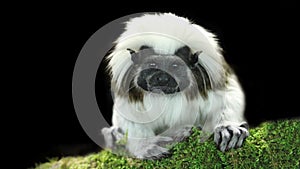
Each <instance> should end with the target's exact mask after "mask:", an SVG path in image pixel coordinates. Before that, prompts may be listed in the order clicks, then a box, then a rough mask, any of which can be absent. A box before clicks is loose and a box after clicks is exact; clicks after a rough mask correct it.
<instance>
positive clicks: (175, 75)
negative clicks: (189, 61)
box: [137, 55, 189, 94]
mask: <svg viewBox="0 0 300 169" xmlns="http://www.w3.org/2000/svg"><path fill="white" fill-rule="evenodd" d="M139 67H140V68H139V69H140V70H141V71H140V73H139V76H138V78H137V84H138V85H139V86H140V87H141V88H143V89H144V90H146V91H150V92H153V93H161V92H163V93H165V94H172V93H175V92H180V91H182V90H184V89H185V88H186V87H187V86H188V84H189V79H188V76H187V66H186V65H185V63H184V62H183V61H182V60H181V59H180V58H178V57H176V56H159V55H153V56H149V57H148V58H146V59H145V61H144V62H142V63H141V64H140V65H139Z"/></svg>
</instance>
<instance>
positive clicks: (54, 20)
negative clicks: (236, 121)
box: [3, 5, 300, 167]
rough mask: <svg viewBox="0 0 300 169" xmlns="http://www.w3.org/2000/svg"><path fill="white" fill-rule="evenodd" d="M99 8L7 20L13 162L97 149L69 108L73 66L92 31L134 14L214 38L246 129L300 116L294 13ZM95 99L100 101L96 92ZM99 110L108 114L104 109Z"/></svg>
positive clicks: (43, 11) (27, 13)
mask: <svg viewBox="0 0 300 169" xmlns="http://www.w3.org/2000/svg"><path fill="white" fill-rule="evenodd" d="M104 8H106V6H99V9H97V8H96V9H95V8H93V9H91V8H89V7H87V8H84V7H80V8H72V7H71V6H67V7H59V5H58V6H56V5H53V6H50V7H49V6H47V5H42V6H41V7H39V8H33V9H26V10H22V11H20V12H18V13H17V14H15V16H14V17H12V19H9V21H10V24H11V26H12V28H11V29H10V31H11V32H12V33H11V34H9V35H11V38H10V40H12V42H11V44H12V45H13V46H14V47H13V48H12V49H10V53H11V56H13V57H11V58H12V60H13V61H12V62H11V63H14V64H13V65H14V66H15V67H12V66H10V69H8V71H9V70H12V68H17V71H16V72H13V76H11V78H12V80H14V81H17V82H15V83H14V85H12V86H13V87H14V89H13V90H14V91H16V92H13V93H14V94H12V95H13V99H12V101H13V106H11V109H10V111H9V112H10V114H11V115H12V116H13V119H14V121H13V122H14V123H16V124H18V125H17V129H13V132H10V135H7V137H9V138H12V137H11V136H15V137H16V138H14V139H13V141H10V143H12V144H13V145H12V147H15V148H16V150H14V151H15V152H18V153H21V157H20V159H19V160H18V162H17V163H15V164H14V165H20V166H22V167H30V166H34V163H37V162H43V161H45V160H46V157H55V156H59V157H61V156H65V155H78V154H85V153H88V152H95V151H97V150H99V148H98V147H97V146H96V145H95V144H94V143H93V142H92V141H91V140H90V139H89V138H88V136H87V135H86V134H85V133H84V131H83V130H82V128H81V126H80V124H79V122H78V120H77V117H76V114H75V111H74V108H73V103H72V73H73V68H74V65H75V62H76V58H77V56H78V54H79V52H80V50H81V48H82V47H83V45H84V44H85V42H86V41H87V40H88V38H89V37H90V36H91V35H92V34H93V33H94V32H96V31H97V30H98V29H99V28H101V26H103V25H105V24H106V23H108V22H110V21H112V20H114V19H117V18H119V17H122V16H124V15H128V14H132V13H136V12H146V11H159V12H173V13H175V14H177V15H180V16H184V17H188V18H190V19H191V20H193V21H194V22H196V23H197V24H199V25H202V26H203V27H205V28H207V29H209V30H211V31H212V32H213V33H215V34H216V35H217V36H218V38H219V39H220V44H221V46H222V47H223V49H224V56H225V58H226V60H227V61H228V62H229V64H231V65H232V67H233V68H234V70H235V71H236V73H237V74H238V76H239V78H240V81H241V83H242V86H243V88H244V90H245V93H246V96H247V107H246V118H247V120H248V122H249V123H250V125H251V126H256V125H258V124H259V123H261V122H263V121H266V120H276V119H280V118H291V117H297V116H300V115H299V111H298V101H299V98H298V97H299V94H300V92H299V87H298V86H299V85H298V79H299V77H300V76H299V74H298V73H299V71H298V69H299V64H298V61H297V59H298V57H299V30H300V29H299V25H298V22H299V17H298V16H299V12H298V11H299V10H298V9H297V8H295V7H293V6H276V7H274V8H273V7H269V6H265V7H256V6H255V7H252V6H251V7H239V8H237V7H232V8H223V7H219V8H217V7H212V8H204V7H199V8H197V7H195V8H183V7H180V8H179V7H176V8H174V7H172V8H171V7H167V8H162V7H155V8H145V9H141V8H139V9H136V8H134V7H126V8H125V7H122V8H118V10H113V9H112V8H108V7H107V8H108V10H107V11H104V10H103V9H104ZM114 9H115V8H114ZM9 14H11V13H7V15H9ZM15 63H16V64H15ZM3 64H4V63H3ZM98 78H100V79H101V77H98ZM100 85H101V84H100ZM97 94H98V98H99V96H100V97H101V91H99V92H98V93H97ZM103 100H104V101H105V100H106V99H102V101H103ZM108 102H109V98H108ZM108 107H109V106H108ZM102 112H105V113H106V114H109V113H110V112H109V110H108V109H107V108H106V109H103V110H102ZM108 116H109V115H108ZM16 133H17V134H16ZM9 140H10V139H9Z"/></svg>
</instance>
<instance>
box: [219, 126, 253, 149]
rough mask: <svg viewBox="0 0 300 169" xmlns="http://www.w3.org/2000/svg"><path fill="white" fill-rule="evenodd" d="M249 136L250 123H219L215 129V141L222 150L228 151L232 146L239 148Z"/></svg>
mask: <svg viewBox="0 0 300 169" xmlns="http://www.w3.org/2000/svg"><path fill="white" fill-rule="evenodd" d="M248 136H249V132H248V124H247V123H243V124H241V125H240V126H233V125H219V126H217V127H216V128H215V130H214V141H215V143H216V144H217V146H218V148H219V149H220V150H221V151H223V152H224V151H227V150H229V149H231V148H239V147H241V146H242V144H243V141H244V140H245V139H246V138H247V137H248Z"/></svg>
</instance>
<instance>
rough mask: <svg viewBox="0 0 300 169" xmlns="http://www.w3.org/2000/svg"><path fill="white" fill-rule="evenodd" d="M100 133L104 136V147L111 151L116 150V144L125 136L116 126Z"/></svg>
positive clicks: (104, 129)
mask: <svg viewBox="0 0 300 169" xmlns="http://www.w3.org/2000/svg"><path fill="white" fill-rule="evenodd" d="M101 133H102V134H103V136H104V140H105V144H106V147H107V148H110V149H112V150H114V149H116V148H117V142H118V141H120V140H121V139H122V138H124V136H125V134H124V132H123V131H122V129H121V128H119V127H116V126H112V127H110V128H107V127H105V128H103V129H102V130H101Z"/></svg>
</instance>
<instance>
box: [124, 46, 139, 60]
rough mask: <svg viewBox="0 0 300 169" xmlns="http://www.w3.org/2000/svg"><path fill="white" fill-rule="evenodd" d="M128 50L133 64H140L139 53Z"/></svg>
mask: <svg viewBox="0 0 300 169" xmlns="http://www.w3.org/2000/svg"><path fill="white" fill-rule="evenodd" d="M127 50H128V51H129V53H130V55H131V60H132V61H133V63H137V62H138V56H137V53H136V52H135V51H134V50H132V49H130V48H127Z"/></svg>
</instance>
